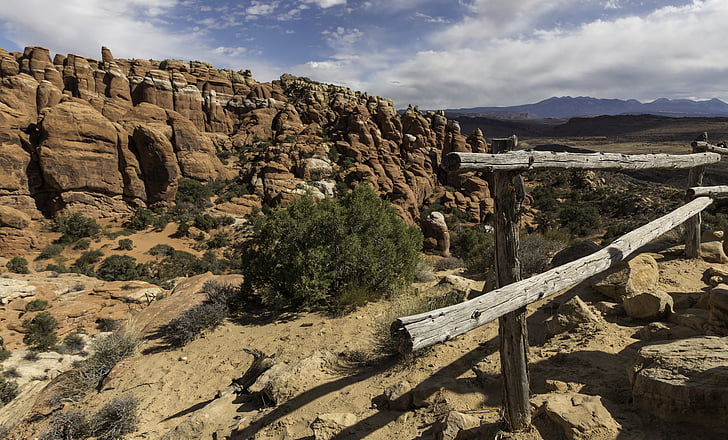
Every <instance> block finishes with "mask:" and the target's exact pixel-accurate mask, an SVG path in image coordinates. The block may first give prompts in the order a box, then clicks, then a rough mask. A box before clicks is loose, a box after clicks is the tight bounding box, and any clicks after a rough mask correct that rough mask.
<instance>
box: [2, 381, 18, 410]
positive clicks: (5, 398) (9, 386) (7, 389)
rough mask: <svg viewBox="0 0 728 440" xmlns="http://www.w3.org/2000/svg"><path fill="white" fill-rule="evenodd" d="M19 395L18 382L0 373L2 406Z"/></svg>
mask: <svg viewBox="0 0 728 440" xmlns="http://www.w3.org/2000/svg"><path fill="white" fill-rule="evenodd" d="M17 395H18V384H17V383H16V382H15V381H14V380H10V379H6V378H5V376H2V375H0V407H3V406H5V405H6V404H8V403H10V401H11V400H13V399H15V396H17Z"/></svg>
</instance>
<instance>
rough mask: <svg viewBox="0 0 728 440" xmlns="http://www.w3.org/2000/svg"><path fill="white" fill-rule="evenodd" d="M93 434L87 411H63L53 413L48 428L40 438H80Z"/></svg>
mask: <svg viewBox="0 0 728 440" xmlns="http://www.w3.org/2000/svg"><path fill="white" fill-rule="evenodd" d="M92 435H93V430H92V428H91V423H90V421H89V415H88V413H87V412H86V411H79V410H71V411H61V412H57V413H55V414H54V415H53V418H52V419H51V423H50V425H49V426H48V430H47V431H46V432H44V433H43V434H42V435H41V436H40V437H39V439H40V440H80V439H86V438H89V437H91V436H92Z"/></svg>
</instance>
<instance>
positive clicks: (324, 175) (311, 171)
mask: <svg viewBox="0 0 728 440" xmlns="http://www.w3.org/2000/svg"><path fill="white" fill-rule="evenodd" d="M333 172H334V171H333V168H332V167H331V164H330V163H329V162H327V161H326V160H323V159H319V158H315V157H309V158H306V159H303V160H302V161H301V163H300V165H299V166H298V168H297V173H296V176H297V177H298V178H299V179H303V180H324V179H328V178H329V177H331V175H332V174H333Z"/></svg>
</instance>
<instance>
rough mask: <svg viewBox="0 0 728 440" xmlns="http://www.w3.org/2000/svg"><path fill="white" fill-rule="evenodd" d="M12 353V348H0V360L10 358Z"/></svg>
mask: <svg viewBox="0 0 728 440" xmlns="http://www.w3.org/2000/svg"><path fill="white" fill-rule="evenodd" d="M11 354H12V353H10V350H8V349H5V348H3V349H0V362H2V361H4V360H5V359H7V358H9V357H10V355H11Z"/></svg>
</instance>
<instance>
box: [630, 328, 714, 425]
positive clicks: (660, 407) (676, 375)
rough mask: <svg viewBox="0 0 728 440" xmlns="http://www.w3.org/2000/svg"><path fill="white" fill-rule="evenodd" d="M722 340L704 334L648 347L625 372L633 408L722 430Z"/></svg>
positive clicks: (640, 352) (669, 418)
mask: <svg viewBox="0 0 728 440" xmlns="http://www.w3.org/2000/svg"><path fill="white" fill-rule="evenodd" d="M726 346H728V338H726V337H722V338H721V337H714V336H704V337H696V338H690V339H684V340H680V341H675V342H670V343H666V344H658V345H648V346H646V347H642V348H641V349H640V350H639V352H638V353H637V358H636V359H635V362H634V363H633V365H632V366H631V367H630V369H629V378H630V382H631V383H632V398H633V403H634V405H635V406H636V407H637V408H639V409H641V410H643V411H646V412H649V413H651V414H653V415H656V416H657V417H659V418H661V419H663V420H667V421H670V422H687V423H694V424H699V425H703V426H706V427H709V428H712V429H716V428H717V429H720V430H723V431H725V430H726V426H728V351H726Z"/></svg>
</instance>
